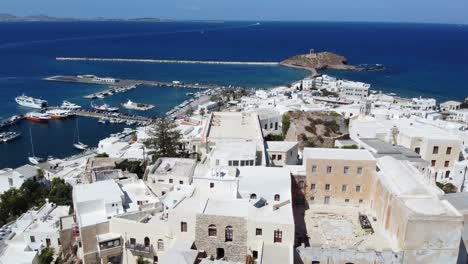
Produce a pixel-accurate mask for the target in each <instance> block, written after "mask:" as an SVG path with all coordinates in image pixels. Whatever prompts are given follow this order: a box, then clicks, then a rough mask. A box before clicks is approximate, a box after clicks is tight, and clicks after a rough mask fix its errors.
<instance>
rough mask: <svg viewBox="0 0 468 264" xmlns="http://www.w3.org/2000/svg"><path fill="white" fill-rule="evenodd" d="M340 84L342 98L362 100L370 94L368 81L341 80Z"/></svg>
mask: <svg viewBox="0 0 468 264" xmlns="http://www.w3.org/2000/svg"><path fill="white" fill-rule="evenodd" d="M338 86H339V87H340V90H339V95H340V97H342V98H347V99H355V100H360V99H364V98H367V97H368V96H369V89H370V84H367V83H362V82H353V81H346V80H340V81H338Z"/></svg>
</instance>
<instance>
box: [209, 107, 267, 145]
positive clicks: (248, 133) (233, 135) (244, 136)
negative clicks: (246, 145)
mask: <svg viewBox="0 0 468 264" xmlns="http://www.w3.org/2000/svg"><path fill="white" fill-rule="evenodd" d="M208 126H209V131H208V133H207V138H208V140H209V141H210V140H220V139H240V140H249V139H252V140H253V139H255V140H262V139H263V137H262V133H261V128H260V124H259V121H258V116H257V114H256V113H242V112H215V113H213V115H212V118H211V120H210V123H209V124H208Z"/></svg>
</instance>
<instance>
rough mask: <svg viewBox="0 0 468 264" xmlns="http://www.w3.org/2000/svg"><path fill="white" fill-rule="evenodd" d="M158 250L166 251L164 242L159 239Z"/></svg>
mask: <svg viewBox="0 0 468 264" xmlns="http://www.w3.org/2000/svg"><path fill="white" fill-rule="evenodd" d="M158 250H159V251H164V240H162V239H158Z"/></svg>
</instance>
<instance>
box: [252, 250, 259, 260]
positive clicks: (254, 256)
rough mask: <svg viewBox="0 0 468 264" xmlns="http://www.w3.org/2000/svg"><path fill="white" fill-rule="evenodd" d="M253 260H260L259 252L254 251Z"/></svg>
mask: <svg viewBox="0 0 468 264" xmlns="http://www.w3.org/2000/svg"><path fill="white" fill-rule="evenodd" d="M252 258H253V259H258V251H257V250H254V251H252Z"/></svg>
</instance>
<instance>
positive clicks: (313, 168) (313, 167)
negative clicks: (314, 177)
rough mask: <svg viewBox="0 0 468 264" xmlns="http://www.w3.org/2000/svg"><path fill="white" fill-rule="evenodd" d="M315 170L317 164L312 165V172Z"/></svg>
mask: <svg viewBox="0 0 468 264" xmlns="http://www.w3.org/2000/svg"><path fill="white" fill-rule="evenodd" d="M316 172H317V165H312V173H316Z"/></svg>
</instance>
